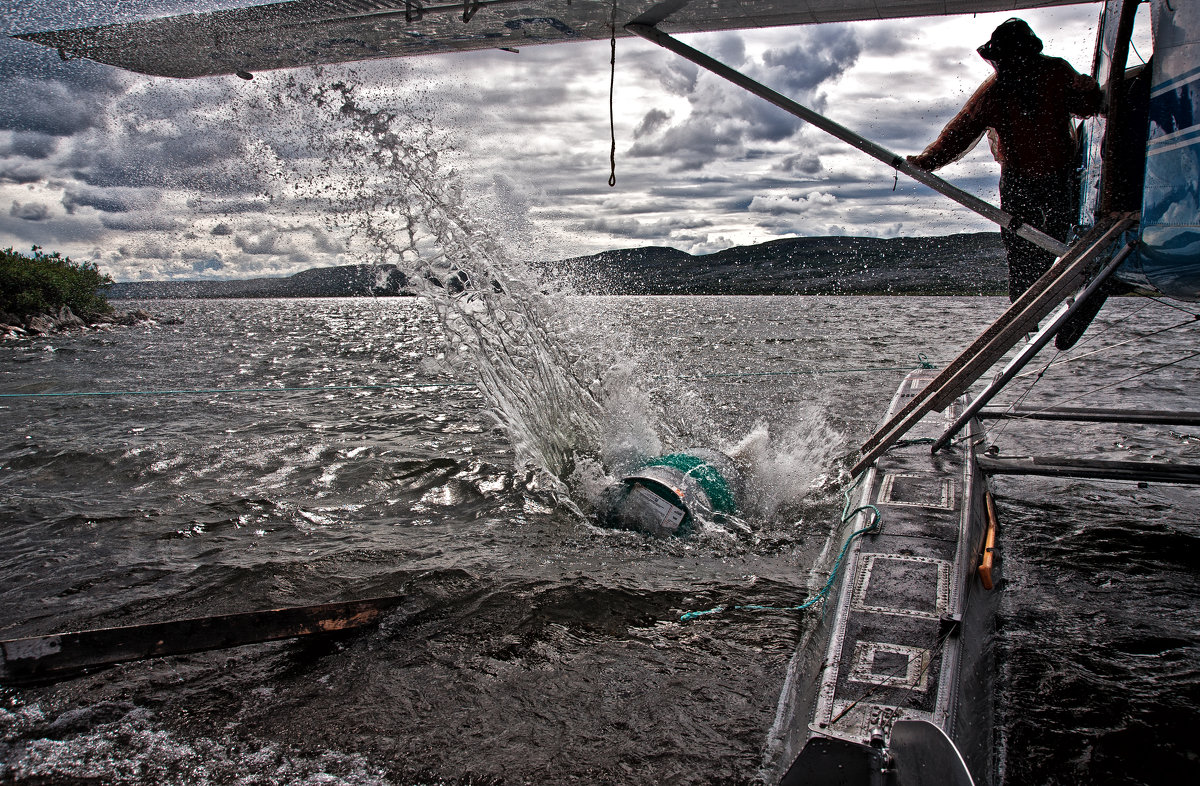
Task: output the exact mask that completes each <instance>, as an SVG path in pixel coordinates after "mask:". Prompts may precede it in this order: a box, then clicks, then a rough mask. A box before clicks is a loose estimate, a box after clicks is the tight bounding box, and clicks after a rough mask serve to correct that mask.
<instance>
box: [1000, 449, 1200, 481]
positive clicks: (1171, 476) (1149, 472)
mask: <svg viewBox="0 0 1200 786" xmlns="http://www.w3.org/2000/svg"><path fill="white" fill-rule="evenodd" d="M977 461H978V463H979V469H980V470H982V471H983V472H984V473H985V474H987V475H1041V476H1044V477H1055V478H1091V479H1096V480H1133V481H1145V482H1150V483H1183V484H1200V466H1195V465H1191V464H1164V463H1162V462H1151V461H1102V460H1099V459H1068V458H1060V457H1057V456H1024V457H1021V458H995V457H993V456H983V455H980V456H979V457H978V458H977Z"/></svg>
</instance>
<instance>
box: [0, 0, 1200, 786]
mask: <svg viewBox="0 0 1200 786" xmlns="http://www.w3.org/2000/svg"><path fill="white" fill-rule="evenodd" d="M1072 2H1074V0H939V1H938V2H930V0H803V1H802V2H798V1H797V0H787V1H785V0H663V2H657V3H656V2H652V0H619V1H617V2H608V1H607V0H595V1H592V2H589V0H573V1H572V0H462V1H461V2H459V1H457V0H446V1H445V2H437V0H294V2H278V3H274V4H269V5H252V6H250V7H245V8H238V9H233V10H224V11H215V12H208V13H195V14H186V15H180V16H172V17H165V18H159V19H150V20H146V21H137V22H132V23H126V24H113V25H108V26H100V27H90V28H82V29H74V30H56V31H48V32H39V33H32V34H27V35H21V36H19V38H23V39H25V40H27V41H31V42H34V43H37V44H42V45H45V46H50V47H53V48H55V49H57V50H58V52H59V53H60V55H61V56H62V57H63V58H64V59H71V58H77V57H83V58H88V59H91V60H95V61H98V62H100V63H107V64H110V65H114V66H118V67H121V68H125V69H129V70H131V71H136V72H139V73H143V74H151V75H157V76H165V77H175V78H197V77H206V76H216V75H227V74H236V75H238V76H240V77H242V78H244V79H250V78H253V75H254V73H255V72H256V71H263V70H270V69H279V68H292V67H298V66H307V65H314V64H322V63H340V62H347V61H357V60H368V59H377V58H388V57H403V56H412V55H421V54H432V53H445V52H456V51H466V50H474V49H486V48H501V49H507V50H510V51H513V50H518V49H519V48H520V47H526V46H532V45H540V44H553V43H567V42H572V41H587V40H607V41H613V42H615V40H616V38H618V37H625V36H630V35H636V36H640V37H641V38H644V39H646V40H648V41H651V42H653V43H655V44H657V45H659V46H661V47H664V48H666V49H668V50H670V51H672V52H674V53H676V54H678V55H679V56H681V57H684V58H686V59H688V60H690V61H692V62H693V63H695V64H697V65H699V66H701V67H703V68H706V69H708V70H710V71H712V72H714V73H716V74H718V75H720V76H722V77H724V78H725V79H727V80H729V81H730V82H732V83H733V84H734V85H736V86H738V87H740V88H742V89H745V90H748V91H750V92H752V93H754V94H755V95H758V96H760V97H761V98H763V99H764V100H767V101H770V102H771V103H773V104H775V105H776V106H778V107H780V108H781V109H783V110H785V111H787V112H790V113H792V114H794V115H796V116H797V117H800V118H801V119H803V120H805V121H807V122H809V123H812V124H813V125H816V126H818V127H819V128H821V129H823V130H825V131H827V132H828V133H830V134H832V135H834V136H836V137H837V138H839V139H841V140H843V141H845V142H847V143H848V144H850V145H852V146H854V147H856V148H857V149H859V150H861V151H863V152H864V153H866V154H867V155H871V156H873V157H875V158H876V159H878V160H880V161H882V162H884V163H885V164H887V165H888V166H890V167H893V168H894V169H896V170H897V172H899V173H903V174H904V175H906V176H908V177H911V178H913V179H915V180H917V181H919V182H920V183H923V184H924V185H926V186H929V187H930V188H933V189H934V190H936V191H938V192H940V193H942V194H944V195H946V196H947V197H949V198H951V199H954V200H955V201H957V202H959V203H960V204H962V205H964V206H965V207H967V208H969V209H971V210H974V211H976V212H978V213H979V214H981V215H983V216H985V217H986V218H988V219H989V220H992V221H994V222H995V223H997V224H999V225H1000V226H1001V227H1003V228H1006V229H1008V230H1010V231H1012V232H1016V233H1017V234H1019V235H1020V236H1022V237H1025V238H1026V239H1028V240H1030V241H1031V242H1034V243H1036V244H1038V245H1039V246H1041V247H1043V248H1046V249H1049V250H1052V251H1053V252H1054V253H1055V255H1056V256H1057V257H1058V261H1057V262H1056V263H1055V264H1054V266H1053V267H1052V268H1051V269H1050V270H1049V271H1048V272H1047V273H1046V274H1045V275H1044V276H1043V277H1042V278H1041V279H1040V280H1038V281H1037V282H1036V283H1035V284H1034V285H1033V286H1032V287H1031V288H1030V289H1029V290H1028V291H1027V292H1026V293H1025V294H1024V295H1022V296H1021V297H1020V298H1018V299H1017V300H1016V301H1015V302H1014V303H1013V304H1012V305H1011V307H1010V308H1009V309H1008V310H1007V311H1005V312H1004V314H1003V315H1002V316H1001V317H1000V318H999V319H997V320H996V322H995V323H993V324H992V325H991V326H990V327H988V328H987V329H986V330H985V331H984V332H983V333H982V334H981V335H980V336H979V337H978V338H977V339H976V340H975V341H974V342H972V343H971V345H970V346H969V347H967V349H965V350H964V351H963V352H962V353H961V354H960V355H959V356H958V357H956V358H955V359H954V360H953V361H951V362H950V363H949V364H947V365H946V366H945V368H942V369H919V370H916V371H914V372H912V373H910V374H909V375H908V377H907V378H906V379H905V380H904V382H903V383H902V384H901V385H900V388H899V390H898V391H897V392H896V395H895V397H894V398H893V399H892V402H891V406H890V408H889V410H888V412H887V414H886V416H885V418H884V419H883V422H882V425H881V426H880V427H879V429H878V430H877V431H876V432H875V434H874V435H873V436H872V437H871V438H870V439H869V440H867V442H865V443H864V444H863V445H862V446H861V449H860V455H859V457H858V459H857V461H856V463H855V465H854V467H853V469H852V471H851V472H852V474H853V475H854V476H856V477H859V478H860V484H859V485H858V486H857V487H856V497H855V501H854V502H852V503H851V505H850V506H848V509H849V508H852V509H853V510H852V515H848V516H844V518H845V521H843V522H842V523H841V525H840V526H838V527H836V528H835V531H834V533H833V535H832V536H831V538H830V541H829V543H830V545H831V547H829V548H827V549H826V552H827V554H826V557H825V558H824V559H823V561H822V563H821V565H819V566H818V567H819V568H821V569H825V570H827V571H828V572H830V573H831V574H832V575H833V578H832V579H831V581H830V585H829V586H830V590H831V591H830V592H829V595H828V597H829V601H830V607H831V608H830V610H829V611H827V613H825V614H824V615H822V616H821V619H820V621H819V622H818V623H817V624H816V625H814V626H812V627H811V628H810V631H809V633H807V634H806V638H805V640H804V641H802V642H801V643H800V646H799V647H798V648H797V650H796V655H795V657H794V658H793V660H792V663H791V664H790V666H789V671H788V678H787V680H786V682H785V685H784V689H783V693H782V694H781V696H780V701H779V712H778V714H777V717H778V722H777V723H776V725H775V728H773V729H772V733H771V739H770V740H769V741H768V750H769V753H768V758H770V759H772V760H773V762H774V763H773V764H768V766H767V767H766V768H764V773H765V774H766V775H767V776H768V779H769V780H775V781H779V782H781V783H783V784H788V785H789V786H790V784H822V785H825V784H883V783H887V784H896V785H897V786H916V785H919V784H952V785H954V786H957V785H959V784H972V783H978V784H985V783H991V782H993V780H994V773H995V766H994V762H993V748H994V743H993V730H992V717H991V715H992V688H993V680H994V677H993V669H992V656H991V644H990V642H991V639H992V637H991V629H992V624H993V622H992V620H993V616H994V608H995V605H996V602H997V591H998V590H997V582H998V580H999V575H998V570H999V562H998V560H997V549H998V547H997V545H996V517H995V508H994V504H993V502H992V500H991V497H990V495H989V494H988V492H987V488H986V477H987V476H988V475H992V474H999V473H1018V474H1022V473H1023V474H1042V475H1053V476H1066V477H1070V476H1076V477H1090V478H1119V479H1125V480H1138V481H1152V482H1162V483H1193V484H1194V483H1197V482H1200V468H1197V467H1191V466H1182V465H1178V464H1161V463H1158V464H1155V463H1142V462H1105V461H1082V460H1071V459H1067V458H1050V457H1036V458H1034V457H1030V458H1025V459H1000V458H998V457H996V456H990V455H984V454H983V451H980V450H977V448H978V447H979V446H980V443H981V442H982V438H981V437H980V436H979V434H980V433H981V427H980V420H981V418H987V417H998V416H1006V417H1029V416H1032V415H1035V414H1036V415H1037V416H1038V417H1042V418H1048V419H1053V420H1063V421H1074V420H1082V421H1092V422H1121V423H1156V424H1171V425H1177V424H1179V425H1196V424H1197V423H1200V414H1198V413H1188V412H1145V411H1139V412H1131V411H1122V410H1102V411H1096V410H1079V409H1072V410H1066V409H1060V410H1048V411H1042V412H1040V413H1026V412H1020V411H1007V410H1003V411H1001V410H989V409H988V408H987V405H988V403H989V402H990V401H991V400H992V399H993V398H994V397H995V395H996V393H998V392H999V391H1000V390H1001V389H1002V388H1003V387H1004V385H1005V384H1007V382H1008V381H1010V380H1011V379H1012V378H1013V377H1014V376H1016V374H1017V373H1018V372H1019V371H1020V369H1021V368H1022V367H1023V366H1024V365H1026V364H1027V363H1028V362H1029V361H1030V360H1031V359H1032V358H1033V357H1034V355H1035V354H1036V353H1037V352H1038V351H1039V350H1040V349H1041V348H1042V347H1044V346H1045V345H1046V344H1047V343H1049V342H1050V341H1051V340H1054V339H1055V337H1056V336H1057V335H1059V334H1060V333H1070V334H1071V337H1070V338H1068V339H1067V340H1066V342H1067V343H1069V342H1070V341H1071V340H1073V338H1075V337H1077V335H1078V333H1079V332H1080V330H1081V328H1082V327H1085V326H1086V323H1087V321H1089V320H1090V318H1091V316H1094V314H1095V312H1096V311H1097V310H1098V309H1099V303H1101V302H1103V298H1104V297H1105V296H1106V295H1107V294H1110V293H1111V292H1113V291H1114V288H1116V286H1117V285H1116V284H1115V283H1114V282H1121V283H1122V284H1123V285H1128V286H1132V287H1137V288H1138V289H1140V290H1142V291H1150V292H1155V293H1158V294H1160V295H1163V296H1165V297H1169V298H1175V299H1179V300H1190V301H1195V300H1198V299H1200V206H1198V205H1197V202H1196V191H1197V189H1196V184H1197V181H1198V179H1200V3H1194V2H1184V1H1183V0H1152V2H1149V3H1146V4H1145V5H1148V6H1149V7H1150V11H1151V13H1152V14H1153V20H1152V21H1153V43H1154V53H1153V57H1152V59H1151V61H1150V63H1149V64H1148V65H1145V66H1141V65H1139V66H1134V67H1132V68H1127V63H1126V61H1127V53H1128V51H1129V44H1130V38H1131V35H1132V31H1133V26H1134V18H1135V14H1137V13H1138V10H1139V5H1142V4H1141V3H1139V2H1137V0H1108V2H1106V3H1104V4H1103V7H1102V9H1101V10H1100V14H1099V22H1098V25H1097V39H1096V41H1097V43H1096V54H1095V61H1094V69H1093V70H1094V73H1093V75H1094V76H1095V77H1096V78H1097V81H1098V82H1099V83H1100V84H1101V85H1103V86H1104V89H1105V106H1106V107H1107V111H1106V116H1104V117H1100V118H1097V119H1093V120H1090V121H1088V122H1087V123H1086V124H1085V128H1084V133H1085V144H1084V160H1083V164H1082V167H1081V169H1082V192H1083V193H1082V198H1081V201H1080V204H1081V208H1080V215H1079V226H1078V228H1077V230H1076V232H1075V233H1074V234H1073V235H1072V237H1070V238H1052V237H1048V236H1046V235H1045V234H1043V233H1041V232H1039V231H1037V230H1036V229H1034V228H1032V227H1029V226H1028V225H1024V224H1022V223H1021V222H1020V221H1018V220H1016V219H1015V218H1013V217H1012V216H1010V215H1007V214H1005V213H1004V212H1002V211H1001V210H999V209H997V208H996V207H994V206H992V205H990V204H987V203H986V202H983V201H982V200H979V199H977V198H976V197H974V196H972V195H970V194H967V193H965V192H963V191H961V190H959V189H957V188H955V187H954V186H952V185H950V184H949V183H947V182H946V181H944V180H942V179H941V178H938V177H936V176H934V175H932V174H930V173H928V172H925V171H923V170H920V169H917V168H915V167H913V166H911V165H910V164H908V162H907V161H906V160H905V159H904V158H903V157H902V156H899V155H897V154H895V153H893V152H891V151H888V150H886V149H884V148H882V147H880V146H878V145H876V144H874V143H872V142H870V141H868V140H866V139H864V138H862V137H861V136H859V135H857V134H855V133H854V132H852V131H850V130H849V129H846V128H844V127H842V126H841V125H839V124H837V123H835V122H833V121H832V120H830V119H828V118H827V117H824V116H822V115H820V114H818V113H816V112H814V111H812V110H811V109H809V108H807V107H804V106H802V105H800V104H798V103H796V102H795V101H792V100H791V99H789V98H787V97H786V96H783V95H781V94H779V93H777V92H775V91H773V90H771V89H770V88H768V87H766V86H764V85H762V84H759V83H757V82H755V81H753V80H751V79H749V78H748V77H746V76H745V75H743V74H741V73H739V72H737V71H735V70H734V69H731V68H729V67H728V66H726V65H724V64H722V63H720V62H719V61H717V60H715V59H713V58H712V57H709V56H708V55H706V54H704V53H702V52H700V51H697V50H696V49H694V48H692V47H691V46H689V45H687V44H685V43H683V42H681V41H679V40H678V39H677V38H675V37H674V36H675V35H677V34H680V33H689V32H702V31H716V30H733V29H746V28H755V27H770V26H779V25H802V24H819V23H823V22H844V21H852V20H867V19H886V18H900V17H913V16H929V15H946V14H960V13H977V12H990V11H1007V10H1016V9H1020V8H1027V7H1044V6H1050V5H1067V4H1071V3H1072ZM614 46H615V43H614ZM1039 326H1040V327H1039ZM1031 333H1032V337H1030V336H1029V334H1031ZM1023 341H1024V342H1025V343H1024V346H1023V347H1022V348H1021V349H1019V350H1018V351H1017V352H1016V353H1015V355H1014V356H1013V357H1012V359H1011V360H1010V361H1009V362H1008V363H1007V365H1005V366H1004V367H1003V369H1002V370H1001V371H1000V372H999V373H998V374H996V376H995V378H994V379H993V380H992V382H991V383H990V384H988V385H987V386H986V387H985V388H984V389H983V391H982V392H981V393H979V394H978V395H976V396H975V397H974V398H973V399H971V398H969V397H968V396H967V391H968V388H969V387H970V386H972V385H973V384H974V383H975V382H976V381H977V380H979V379H980V378H981V377H982V376H983V375H984V374H985V373H987V371H988V370H989V369H991V368H993V367H994V366H995V365H996V364H997V363H998V362H999V361H1000V360H1001V359H1002V358H1003V357H1004V356H1005V355H1006V354H1008V353H1009V351H1010V350H1012V349H1014V348H1016V347H1018V346H1019V345H1020V344H1021V342H1023ZM1060 343H1062V339H1061V338H1060ZM697 456H699V458H698V457H697ZM687 460H688V461H689V462H691V463H689V464H688V466H687V467H686V468H685V467H682V465H681V464H680V463H679V462H680V460H676V459H673V460H671V461H663V462H659V463H658V465H657V466H655V467H651V468H643V469H642V470H640V471H638V472H635V473H633V474H632V475H631V476H630V477H629V478H627V479H626V481H624V482H626V483H627V485H626V486H625V487H623V488H619V489H617V490H616V491H615V492H614V494H615V495H616V497H617V498H618V499H619V501H620V504H622V505H627V506H628V505H630V504H634V503H636V505H635V507H637V512H636V514H631V515H633V517H634V518H635V519H637V521H636V522H635V525H637V526H642V527H643V528H648V529H656V528H657V529H658V530H659V531H661V532H674V531H675V530H677V529H678V528H679V526H680V525H681V524H683V523H684V522H685V521H686V519H687V518H688V517H689V516H691V515H693V514H699V513H700V512H702V511H704V510H706V509H712V508H714V507H716V506H714V504H713V502H714V500H713V499H710V498H709V495H710V494H711V493H712V488H713V486H712V485H705V484H700V485H697V484H696V483H692V484H691V485H688V483H687V482H685V481H686V478H682V477H680V476H681V475H682V476H690V477H692V479H693V480H694V476H695V470H696V468H697V467H698V466H703V467H705V468H706V469H705V471H706V472H710V473H715V474H716V475H719V474H720V473H721V471H722V470H723V469H727V468H726V467H725V466H724V464H723V462H722V461H720V460H716V459H714V460H712V461H708V460H706V459H704V456H703V455H699V454H697V455H692V456H690V457H688V458H687ZM693 460H695V461H693ZM697 462H698V463H697ZM713 483H715V484H716V486H718V487H719V486H721V485H722V484H720V483H716V481H713ZM684 486H687V488H686V489H684ZM676 487H678V488H679V492H678V493H676ZM631 499H632V500H633V503H631V502H630V500H631ZM639 500H640V501H639ZM697 506H699V507H697ZM839 546H841V548H840V549H839V548H838V547H839ZM839 569H840V570H839ZM398 601H399V598H376V599H370V600H364V601H357V602H353V603H337V604H328V605H324V606H312V607H305V608H300V609H276V610H270V611H263V612H253V613H249V614H235V615H227V616H223V617H211V618H204V619H198V620H183V621H177V622H166V623H160V624H158V625H144V626H135V627H130V628H118V629H107V630H99V631H84V632H78V633H69V634H62V635H57V636H43V637H35V638H29V639H21V640H12V641H5V642H0V647H2V648H3V654H4V662H3V664H0V680H3V681H5V682H17V681H21V680H38V679H53V678H56V677H58V676H61V675H66V674H70V673H76V672H78V671H79V670H81V669H87V668H91V667H96V666H101V665H105V664H109V663H115V662H119V661H125V660H133V659H137V658H146V657H155V656H160V655H169V654H177V653H184V652H194V651H198V650H202V649H212V648H218V647H226V646H236V645H240V644H246V643H251V642H258V641H267V640H272V639H278V638H285V637H292V636H302V635H309V634H315V633H330V632H336V631H342V630H352V629H354V628H357V627H361V626H363V625H368V624H372V623H373V622H375V621H376V620H378V619H379V617H380V616H381V615H382V614H383V613H384V611H386V610H387V609H388V608H389V607H390V606H392V605H394V604H396V603H397V602H398Z"/></svg>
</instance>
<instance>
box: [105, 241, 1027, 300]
mask: <svg viewBox="0 0 1200 786" xmlns="http://www.w3.org/2000/svg"><path fill="white" fill-rule="evenodd" d="M533 267H534V268H535V269H536V270H537V271H538V273H539V274H540V275H542V276H543V277H546V278H555V279H561V280H565V281H566V282H567V283H569V284H570V285H571V286H572V287H573V288H574V289H575V290H576V291H578V292H579V293H580V294H604V295H996V294H1004V293H1005V292H1006V287H1007V283H1006V282H1007V267H1006V265H1005V255H1004V246H1003V243H1002V242H1001V240H1000V235H999V234H998V233H994V232H990V233H985V232H980V233H970V234H957V235H940V236H933V237H898V238H871V237H852V236H840V235H839V236H825V237H799V238H780V239H777V240H770V241H767V242H765V243H759V244H756V245H751V246H735V247H733V248H727V249H724V250H722V251H717V252H714V253H712V254H703V255H693V254H689V253H687V252H686V251H680V250H679V249H676V248H670V247H666V246H643V247H639V248H625V249H615V250H612V251H603V252H600V253H598V254H590V255H587V256H579V257H572V258H569V259H563V260H558V261H555V262H546V263H539V264H535V265H534V266H533ZM414 294H416V292H415V289H414V287H413V286H412V279H411V277H410V275H409V274H406V273H405V272H404V271H403V270H400V269H399V268H398V267H397V266H395V265H391V264H386V265H378V266H372V265H341V266H337V267H325V268H311V269H309V270H304V271H301V272H299V273H295V274H293V275H291V276H287V277H281V278H251V279H237V280H218V281H213V280H196V281H134V282H120V283H116V284H113V285H112V287H111V288H110V289H109V292H108V297H110V298H113V299H118V300H120V299H170V298H247V297H262V298H273V297H353V296H362V295H373V296H377V297H396V296H410V295H414Z"/></svg>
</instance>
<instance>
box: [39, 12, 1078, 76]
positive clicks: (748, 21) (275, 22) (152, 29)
mask: <svg viewBox="0 0 1200 786" xmlns="http://www.w3.org/2000/svg"><path fill="white" fill-rule="evenodd" d="M1077 2H1080V0H662V1H661V2H655V1H654V0H615V5H614V2H610V1H609V0H290V2H277V3H271V4H267V5H253V6H250V7H245V8H236V9H232V10H223V11H211V12H204V13H193V14H183V15H180V16H169V17H163V18H159V19H149V20H145V21H137V22H128V23H123V24H112V25H103V26H99V27H85V28H79V29H74V30H53V31H47V32H38V33H25V34H21V35H18V36H16V37H17V38H21V39H24V40H26V41H33V42H36V43H39V44H43V45H45V46H50V47H54V48H55V49H57V50H58V51H59V54H61V55H62V56H63V57H64V58H73V57H85V58H88V59H90V60H95V61H97V62H100V63H107V64H109V65H114V66H119V67H121V68H126V69H128V70H130V71H136V72H139V73H143V74H152V75H155V76H169V77H200V76H212V75H217V74H233V73H238V72H241V73H242V74H243V75H246V74H248V73H253V72H255V71H263V70H270V69H275V68H291V67H295V66H305V65H316V64H320V63H341V62H347V61H355V60H372V59H377V58H384V57H403V56H408V55H422V54H433V53H442V52H458V51H464V50H470V49H489V48H508V49H516V48H519V47H525V46H532V45H534V44H550V43H560V42H564V41H585V40H595V39H600V40H607V39H608V38H609V36H610V35H611V34H612V22H613V20H614V17H615V21H616V33H617V35H619V36H620V35H625V32H624V30H623V29H622V28H623V27H624V25H625V24H626V23H627V22H631V21H634V20H637V21H640V22H643V23H645V24H658V25H659V26H660V28H661V29H662V30H664V31H666V32H669V33H689V32H700V31H711V30H734V29H744V28H752V27H773V26H777V25H799V24H810V23H818V22H844V21H851V20H857V19H888V18H896V17H908V16H940V15H945V14H958V13H975V12H985V11H1006V10H1015V9H1018V8H1030V7H1042V6H1049V5H1069V4H1072V3H1077Z"/></svg>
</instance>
